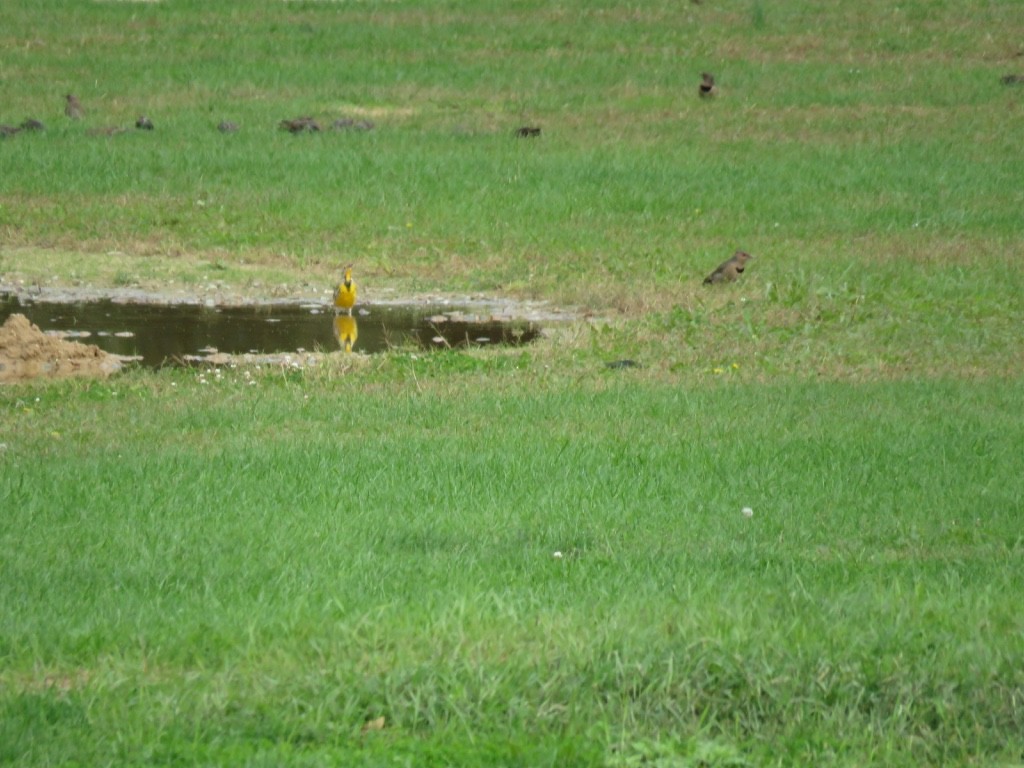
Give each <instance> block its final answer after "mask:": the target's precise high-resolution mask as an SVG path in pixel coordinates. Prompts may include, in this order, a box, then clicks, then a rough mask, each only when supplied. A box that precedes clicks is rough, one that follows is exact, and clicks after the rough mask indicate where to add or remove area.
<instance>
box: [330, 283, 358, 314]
mask: <svg viewBox="0 0 1024 768" xmlns="http://www.w3.org/2000/svg"><path fill="white" fill-rule="evenodd" d="M355 303H356V284H355V282H354V281H352V280H349V281H348V282H345V283H338V287H337V289H336V290H335V291H334V306H336V307H341V308H342V309H352V307H353V306H354V305H355Z"/></svg>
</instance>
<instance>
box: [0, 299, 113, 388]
mask: <svg viewBox="0 0 1024 768" xmlns="http://www.w3.org/2000/svg"><path fill="white" fill-rule="evenodd" d="M121 363H122V361H121V358H119V357H118V356H117V355H111V354H109V353H107V352H104V351H103V350H102V349H100V348H99V347H94V346H91V345H89V344H81V343H79V342H77V341H65V340H63V339H60V338H57V337H55V336H47V335H46V334H45V333H43V332H42V331H41V330H39V328H38V326H36V325H33V324H32V323H30V322H29V321H28V318H26V317H25V316H24V315H17V314H16V315H11V316H10V317H9V318H7V322H6V323H4V324H3V325H2V326H0V383H3V384H9V383H12V382H17V381H28V380H30V379H38V378H46V379H61V378H65V377H67V376H108V375H110V374H111V373H113V372H114V371H117V370H119V369H120V367H121Z"/></svg>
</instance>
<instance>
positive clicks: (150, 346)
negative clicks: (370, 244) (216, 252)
mask: <svg viewBox="0 0 1024 768" xmlns="http://www.w3.org/2000/svg"><path fill="white" fill-rule="evenodd" d="M15 312H18V313H21V314H23V315H25V316H26V317H28V319H29V320H31V321H32V322H33V323H35V324H36V325H38V326H39V328H40V329H42V330H43V331H56V332H61V333H63V334H66V335H67V337H68V338H71V339H75V340H78V341H82V342H84V343H87V344H94V345H96V346H98V347H100V349H103V350H104V351H107V352H113V353H115V354H118V355H136V356H139V357H140V358H141V362H142V364H143V365H146V366H153V367H155V366H160V365H165V364H168V363H170V364H175V363H193V362H196V361H197V360H201V359H202V358H203V357H204V356H207V355H210V354H213V353H214V352H220V353H227V354H244V353H247V352H255V353H275V352H296V351H307V352H318V351H319V352H328V351H336V350H342V349H348V348H350V350H351V351H355V352H369V353H373V352H381V351H384V350H387V349H390V348H393V347H395V346H399V345H407V344H413V345H416V346H418V347H421V348H425V349H431V348H433V349H440V348H447V347H461V346H468V345H487V344H509V345H519V344H526V343H529V342H530V341H532V340H534V339H535V338H537V336H538V335H539V334H540V331H539V329H538V328H537V327H536V326H535V325H531V324H529V323H524V322H520V323H514V322H499V321H496V320H493V319H491V318H489V317H479V316H476V315H473V314H472V312H471V311H469V310H467V311H464V312H463V311H459V310H457V309H455V308H453V307H451V306H443V307H441V306H424V305H417V306H403V305H364V306H361V307H359V308H358V311H357V312H356V313H355V314H354V316H353V317H348V316H344V315H343V316H336V315H335V314H334V312H333V310H332V309H331V308H330V307H328V306H324V305H315V304H294V303H291V304H261V305H255V306H240V307H208V306H202V305H195V304H151V303H145V304H138V303H123V302H114V301H110V300H109V299H105V300H101V301H88V302H77V303H67V302H46V301H31V300H22V299H19V298H18V297H17V296H13V295H6V296H5V295H2V294H0V324H2V323H3V322H4V320H6V319H7V317H8V316H9V315H11V314H13V313H15Z"/></svg>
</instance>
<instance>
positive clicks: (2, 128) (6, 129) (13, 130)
mask: <svg viewBox="0 0 1024 768" xmlns="http://www.w3.org/2000/svg"><path fill="white" fill-rule="evenodd" d="M19 131H21V128H18V127H16V126H13V125H0V136H2V137H4V138H5V139H6V138H7V137H8V136H17V135H18V132H19Z"/></svg>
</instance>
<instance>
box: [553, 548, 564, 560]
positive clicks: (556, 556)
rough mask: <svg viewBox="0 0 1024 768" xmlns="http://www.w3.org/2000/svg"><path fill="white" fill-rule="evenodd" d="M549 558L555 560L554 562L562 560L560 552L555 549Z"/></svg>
mask: <svg viewBox="0 0 1024 768" xmlns="http://www.w3.org/2000/svg"><path fill="white" fill-rule="evenodd" d="M551 556H552V557H553V558H555V560H561V559H562V553H561V552H560V551H558V550H557V549H556V550H555V552H554V553H553V554H552V555H551Z"/></svg>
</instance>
